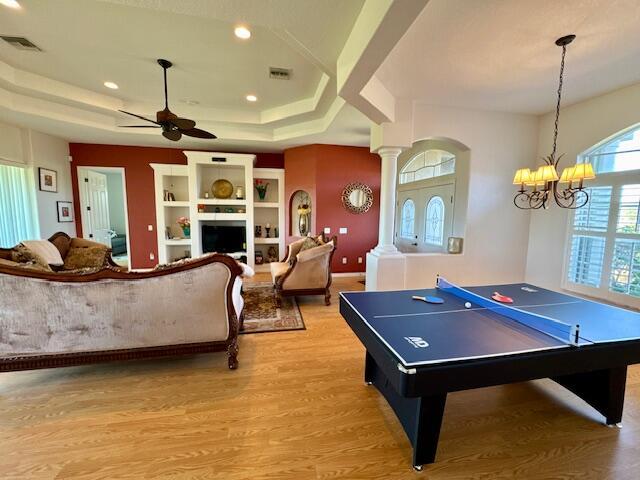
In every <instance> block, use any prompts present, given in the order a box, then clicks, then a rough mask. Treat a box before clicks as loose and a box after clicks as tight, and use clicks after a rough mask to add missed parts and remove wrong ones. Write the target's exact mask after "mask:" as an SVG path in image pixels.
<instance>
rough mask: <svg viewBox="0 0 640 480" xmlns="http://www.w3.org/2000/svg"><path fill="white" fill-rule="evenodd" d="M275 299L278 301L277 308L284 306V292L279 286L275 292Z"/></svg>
mask: <svg viewBox="0 0 640 480" xmlns="http://www.w3.org/2000/svg"><path fill="white" fill-rule="evenodd" d="M273 299H274V301H275V303H276V308H282V294H281V292H280V291H279V290H278V289H277V288H276V289H275V291H274V292H273Z"/></svg>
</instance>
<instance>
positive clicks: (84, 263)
mask: <svg viewBox="0 0 640 480" xmlns="http://www.w3.org/2000/svg"><path fill="white" fill-rule="evenodd" d="M108 253H109V249H108V248H107V246H106V245H95V244H94V245H91V246H86V247H73V246H72V247H71V248H70V249H69V253H67V256H66V257H65V259H64V267H63V268H64V270H78V269H81V268H93V267H98V268H99V267H102V266H103V265H105V264H106V261H107V255H108Z"/></svg>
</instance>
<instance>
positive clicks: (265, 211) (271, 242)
mask: <svg viewBox="0 0 640 480" xmlns="http://www.w3.org/2000/svg"><path fill="white" fill-rule="evenodd" d="M253 175H254V180H257V179H260V180H264V181H265V182H266V183H268V184H269V185H268V187H267V192H266V195H265V198H264V199H263V200H261V199H260V198H259V197H258V194H257V192H256V191H255V189H254V200H255V201H254V202H253V217H254V223H255V226H258V225H260V227H262V228H261V230H262V232H261V236H260V237H255V236H254V239H253V241H254V243H255V245H256V247H255V250H256V252H261V253H262V258H263V262H264V263H263V264H261V265H256V266H255V269H256V271H257V272H263V271H269V258H268V255H269V249H270V248H273V249H275V260H276V261H280V260H281V259H282V257H283V256H284V253H285V251H284V249H285V246H284V239H285V234H286V232H285V218H284V170H281V169H277V168H256V169H254V171H253ZM267 224H269V226H270V231H269V237H267V236H266V228H265V227H266V225H267ZM276 231H277V235H276ZM254 233H255V232H254Z"/></svg>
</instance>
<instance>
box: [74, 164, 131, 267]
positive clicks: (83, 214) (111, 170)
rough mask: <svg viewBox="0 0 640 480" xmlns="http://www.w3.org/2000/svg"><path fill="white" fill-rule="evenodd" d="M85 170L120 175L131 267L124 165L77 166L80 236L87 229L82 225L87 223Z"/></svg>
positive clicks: (83, 234)
mask: <svg viewBox="0 0 640 480" xmlns="http://www.w3.org/2000/svg"><path fill="white" fill-rule="evenodd" d="M86 170H93V171H94V172H98V173H120V174H121V175H122V195H123V196H124V222H125V228H126V232H125V233H126V235H127V255H128V256H129V269H131V236H130V235H129V204H128V202H127V198H128V197H127V179H126V173H125V169H124V167H91V166H88V165H83V166H81V167H78V192H79V194H80V225H82V237H83V238H87V237H86V236H85V232H86V231H87V230H86V229H85V228H84V227H85V225H86V224H87V223H88V221H87V218H86V212H87V198H86V191H85V188H84V181H83V179H84V174H83V172H84V171H86Z"/></svg>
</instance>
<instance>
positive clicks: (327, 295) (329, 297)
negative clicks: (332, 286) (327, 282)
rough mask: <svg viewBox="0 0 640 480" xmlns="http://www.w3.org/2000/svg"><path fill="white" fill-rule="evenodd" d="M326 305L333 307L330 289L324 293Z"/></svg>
mask: <svg viewBox="0 0 640 480" xmlns="http://www.w3.org/2000/svg"><path fill="white" fill-rule="evenodd" d="M324 304H325V305H327V306H329V305H331V290H329V289H328V288H327V289H326V290H325V292H324Z"/></svg>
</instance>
